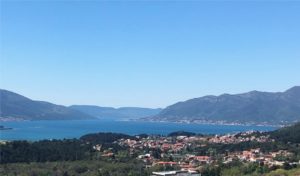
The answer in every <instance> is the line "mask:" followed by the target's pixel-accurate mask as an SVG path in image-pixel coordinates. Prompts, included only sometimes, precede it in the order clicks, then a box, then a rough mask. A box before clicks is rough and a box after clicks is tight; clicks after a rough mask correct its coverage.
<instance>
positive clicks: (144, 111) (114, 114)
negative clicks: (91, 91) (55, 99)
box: [70, 105, 162, 119]
mask: <svg viewBox="0 0 300 176" xmlns="http://www.w3.org/2000/svg"><path fill="white" fill-rule="evenodd" d="M70 108H71V109H74V110H77V111H81V112H84V113H86V114H89V115H92V116H94V117H97V118H101V119H103V118H109V119H139V118H144V117H151V116H154V115H157V114H158V113H159V112H160V111H161V110H162V109H160V108H157V109H151V108H139V107H121V108H112V107H100V106H91V105H72V106H70Z"/></svg>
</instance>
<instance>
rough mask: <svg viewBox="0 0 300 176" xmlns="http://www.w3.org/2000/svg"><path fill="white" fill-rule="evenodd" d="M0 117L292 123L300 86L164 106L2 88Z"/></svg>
mask: <svg viewBox="0 0 300 176" xmlns="http://www.w3.org/2000/svg"><path fill="white" fill-rule="evenodd" d="M0 117H1V118H15V119H25V120H68V119H70V120H71V119H72V120H74V119H76V120H84V119H97V118H100V119H104V118H106V119H114V120H115V119H140V118H141V119H143V120H150V121H169V122H189V123H192V122H197V123H223V124H224V123H243V124H275V125H278V124H291V123H294V122H297V121H300V86H295V87H293V88H290V89H288V90H286V91H285V92H275V93H272V92H259V91H251V92H247V93H242V94H222V95H220V96H213V95H210V96H204V97H200V98H194V99H190V100H187V101H184V102H178V103H175V104H173V105H171V106H168V107H167V108H165V109H159V108H158V109H150V108H138V107H123V108H112V107H99V106H91V105H72V106H69V107H66V106H61V105H56V104H52V103H49V102H45V101H35V100H31V99H29V98H27V97H24V96H22V95H19V94H16V93H14V92H10V91H7V90H3V89H0Z"/></svg>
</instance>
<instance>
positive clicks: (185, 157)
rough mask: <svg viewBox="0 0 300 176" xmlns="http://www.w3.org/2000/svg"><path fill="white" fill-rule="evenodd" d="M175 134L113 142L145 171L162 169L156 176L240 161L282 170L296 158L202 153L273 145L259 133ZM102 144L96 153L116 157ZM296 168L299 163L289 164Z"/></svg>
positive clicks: (284, 154) (280, 152)
mask: <svg viewBox="0 0 300 176" xmlns="http://www.w3.org/2000/svg"><path fill="white" fill-rule="evenodd" d="M187 134H188V135H184V132H183V135H174V136H157V135H150V136H136V139H126V138H122V139H119V140H117V141H115V142H114V143H116V144H118V145H120V146H123V147H127V148H128V152H129V153H130V156H135V157H136V159H138V160H140V161H141V162H143V163H144V166H145V167H146V168H151V167H160V170H163V171H159V172H152V174H153V175H180V176H184V175H193V176H198V175H201V169H202V168H203V167H204V166H207V165H209V166H213V165H218V164H219V163H220V162H222V163H223V164H228V163H231V162H235V161H239V162H244V163H258V164H260V165H264V166H267V167H270V168H271V167H282V166H283V165H284V164H286V161H285V160H283V159H282V158H285V159H286V158H288V157H293V155H294V154H293V153H291V152H289V151H287V150H277V151H272V152H270V151H267V152H266V151H264V150H262V149H260V148H251V149H249V150H237V151H233V152H230V151H229V150H225V151H222V152H220V153H219V152H217V151H216V150H214V149H212V148H208V150H205V152H202V153H201V150H199V149H201V148H204V149H206V148H207V147H208V146H209V145H218V144H229V145H230V144H239V143H243V142H256V143H267V142H274V139H270V137H269V135H257V134H261V133H259V132H256V131H248V132H243V133H238V134H226V135H207V136H204V135H190V134H189V133H187ZM101 147H102V146H101V144H99V145H95V146H94V147H93V148H94V149H95V150H96V151H99V152H100V151H102V157H114V153H113V152H112V151H111V150H110V149H108V150H101ZM287 164H289V165H294V166H297V165H299V164H300V160H299V161H298V162H290V163H287Z"/></svg>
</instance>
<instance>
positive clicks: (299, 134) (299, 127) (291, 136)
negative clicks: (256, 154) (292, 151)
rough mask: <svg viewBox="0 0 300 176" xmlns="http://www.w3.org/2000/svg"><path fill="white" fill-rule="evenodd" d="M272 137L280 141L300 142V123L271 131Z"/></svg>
mask: <svg viewBox="0 0 300 176" xmlns="http://www.w3.org/2000/svg"><path fill="white" fill-rule="evenodd" d="M269 134H270V137H271V138H273V139H275V140H276V141H278V142H284V143H298V144H299V143H300V123H296V124H294V125H292V126H288V127H284V128H281V129H278V130H275V131H272V132H269Z"/></svg>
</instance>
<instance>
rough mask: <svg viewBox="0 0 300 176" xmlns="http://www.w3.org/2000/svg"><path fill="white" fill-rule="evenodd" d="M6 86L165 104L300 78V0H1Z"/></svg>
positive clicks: (65, 97) (42, 95) (69, 99)
mask: <svg viewBox="0 0 300 176" xmlns="http://www.w3.org/2000/svg"><path fill="white" fill-rule="evenodd" d="M0 28H1V60H0V62H1V67H0V68H1V88H4V89H8V90H11V91H14V92H17V93H20V94H22V95H25V96H27V97H30V98H32V99H36V100H45V101H50V102H53V103H57V104H63V105H71V104H94V105H99V106H114V107H120V106H141V107H165V106H167V105H170V104H173V103H175V102H177V101H183V100H186V99H189V98H194V97H200V96H204V95H207V94H213V95H218V94H222V93H225V92H226V93H241V92H246V91H250V90H254V89H255V90H261V91H284V90H286V89H288V88H289V87H291V86H295V85H299V83H300V2H278V1H277V2H271V1H267V2H263V3H261V2H220V1H219V2H203V1H198V2H195V1H194V2H171V1H168V2H162V1H156V2H155V1H154V2H149V1H148V2H145V1H144V2H125V1H122V2H103V1H102V2H101V1H98V2H96V1H94V2H80V1H77V2H71V1H65V2H59V1H54V2H45V1H44V2H37V1H32V2H20V1H19V2H16V1H15V2H8V1H1V27H0Z"/></svg>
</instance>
